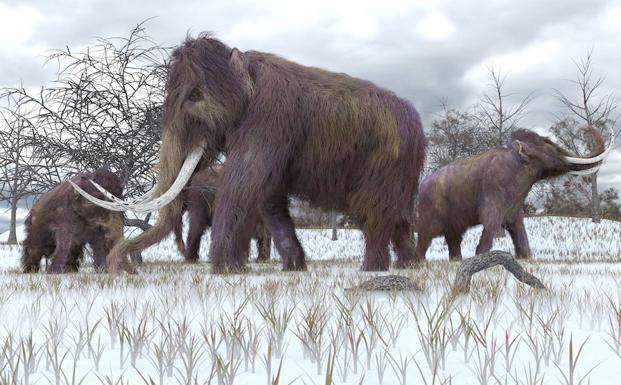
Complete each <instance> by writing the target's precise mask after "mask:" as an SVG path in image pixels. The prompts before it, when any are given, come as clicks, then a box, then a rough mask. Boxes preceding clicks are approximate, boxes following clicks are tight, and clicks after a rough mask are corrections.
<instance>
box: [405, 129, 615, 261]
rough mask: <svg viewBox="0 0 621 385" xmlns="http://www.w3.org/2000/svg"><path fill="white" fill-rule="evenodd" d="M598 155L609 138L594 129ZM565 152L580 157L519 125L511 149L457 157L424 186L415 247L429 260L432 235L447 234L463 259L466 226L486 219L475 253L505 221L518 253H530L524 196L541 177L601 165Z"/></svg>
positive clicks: (451, 247)
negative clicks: (568, 159) (584, 162)
mask: <svg viewBox="0 0 621 385" xmlns="http://www.w3.org/2000/svg"><path fill="white" fill-rule="evenodd" d="M586 132H587V134H589V135H590V136H591V137H592V138H593V140H594V154H593V156H595V155H599V154H601V153H602V152H603V151H604V140H603V138H602V137H601V135H600V134H599V132H597V130H595V129H593V128H587V129H586ZM563 156H575V155H573V154H571V153H570V152H569V151H567V150H565V149H563V148H561V147H559V146H558V145H556V144H554V143H553V142H552V141H550V140H549V139H547V138H545V137H542V136H539V135H537V134H535V133H534V132H532V131H527V130H518V131H516V132H514V133H513V134H512V136H511V143H510V146H509V147H508V148H500V149H495V150H491V151H487V152H484V153H482V154H479V155H476V156H473V157H470V158H466V159H462V160H458V161H456V162H453V163H451V164H448V165H446V166H444V167H442V168H440V169H438V170H437V171H435V172H434V173H433V174H431V175H429V176H427V177H425V179H423V181H422V183H421V186H420V194H419V197H418V199H419V202H418V221H417V230H418V231H417V232H418V242H417V247H416V258H417V260H423V259H425V253H426V252H427V248H428V247H429V244H430V243H431V240H432V239H433V238H435V237H437V236H440V235H444V238H445V239H446V243H447V245H448V249H449V258H450V259H461V241H462V236H463V234H464V233H465V232H466V230H467V229H468V228H470V227H472V226H475V225H478V224H482V225H483V234H482V235H481V239H480V240H479V245H478V246H477V249H476V253H477V254H480V253H485V252H487V251H489V250H490V249H491V247H492V243H493V239H494V235H495V234H497V233H498V231H499V230H500V229H501V226H504V227H505V228H506V229H507V230H508V231H509V234H510V235H511V238H512V240H513V244H514V246H515V253H516V256H517V257H518V258H527V257H529V256H530V247H529V245H528V235H527V234H526V229H525V228H524V211H523V206H524V199H526V195H527V194H528V192H529V191H530V189H531V187H532V185H533V184H534V183H535V182H536V181H539V180H542V179H545V178H551V177H555V176H559V175H562V174H565V173H567V172H570V171H578V170H585V169H588V168H591V167H593V166H596V165H597V164H589V165H575V164H569V163H567V162H565V160H564V159H563V158H562V157H563Z"/></svg>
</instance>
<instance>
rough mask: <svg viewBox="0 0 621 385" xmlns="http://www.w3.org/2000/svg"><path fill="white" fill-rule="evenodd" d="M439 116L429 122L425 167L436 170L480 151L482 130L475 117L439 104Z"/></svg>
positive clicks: (481, 148) (444, 104)
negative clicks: (440, 111) (440, 108)
mask: <svg viewBox="0 0 621 385" xmlns="http://www.w3.org/2000/svg"><path fill="white" fill-rule="evenodd" d="M442 109H443V112H442V115H441V116H440V118H439V119H436V120H434V121H433V122H432V123H431V128H430V129H429V132H428V133H427V138H428V139H429V148H428V150H427V167H428V168H429V169H430V170H435V169H437V168H439V167H442V166H444V165H445V164H448V163H451V162H453V161H455V160H457V159H460V158H465V157H468V156H471V155H475V154H477V153H479V152H481V151H482V150H483V149H484V148H483V147H482V139H481V136H482V134H483V133H482V130H481V127H480V126H479V124H478V120H477V118H476V117H475V116H474V115H473V114H470V113H467V112H461V111H458V110H456V109H453V108H450V107H449V106H448V105H447V104H446V103H443V104H442Z"/></svg>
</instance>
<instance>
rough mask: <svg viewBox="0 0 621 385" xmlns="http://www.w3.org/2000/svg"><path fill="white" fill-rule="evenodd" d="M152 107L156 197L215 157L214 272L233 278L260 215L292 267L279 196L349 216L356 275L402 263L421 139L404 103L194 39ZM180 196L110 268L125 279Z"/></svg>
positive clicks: (297, 263) (117, 251)
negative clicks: (361, 241) (185, 166)
mask: <svg viewBox="0 0 621 385" xmlns="http://www.w3.org/2000/svg"><path fill="white" fill-rule="evenodd" d="M166 92H167V95H166V101H165V105H164V116H163V128H162V146H161V149H160V159H161V169H160V173H159V178H158V179H159V180H158V189H159V191H160V192H163V191H166V190H167V189H168V188H169V186H170V185H171V184H172V183H173V181H174V180H175V178H176V176H177V174H178V172H179V169H180V167H181V164H182V162H183V160H184V159H185V158H186V155H187V154H188V153H190V152H191V151H192V150H193V149H195V148H196V147H197V146H202V147H203V148H204V149H205V152H204V157H205V159H204V161H205V163H206V164H209V163H211V162H212V161H213V160H214V159H215V158H216V156H218V154H220V153H223V152H224V153H226V156H227V157H226V163H225V165H224V169H223V175H222V180H221V184H220V189H219V191H218V194H217V198H216V203H215V209H214V222H213V226H212V230H211V239H212V242H211V248H210V258H211V261H212V263H213V265H212V269H213V271H214V272H218V273H220V272H229V271H243V270H244V268H245V255H246V252H247V248H248V240H249V233H250V232H249V231H247V228H248V227H249V226H251V225H252V221H251V220H248V216H249V214H250V213H251V212H252V211H253V210H254V208H255V207H259V208H260V210H261V216H262V217H263V218H264V220H265V221H266V223H267V225H268V227H269V229H270V232H271V234H272V237H273V238H274V242H275V244H276V248H277V249H278V251H279V253H280V255H281V256H282V257H283V267H284V269H285V270H304V269H306V262H305V257H304V251H303V250H302V247H301V245H300V242H299V240H298V239H297V237H296V235H295V229H294V226H293V222H292V220H291V218H290V216H289V211H288V205H287V199H288V195H289V194H292V195H295V196H298V197H300V198H302V199H305V200H308V201H310V202H311V203H313V204H314V205H315V206H317V207H320V208H322V209H325V210H336V211H341V212H345V213H347V214H349V215H350V216H351V217H352V218H353V219H354V220H355V221H356V222H357V224H358V225H359V226H360V228H361V229H362V231H363V233H364V236H365V240H366V251H365V255H364V262H363V265H362V268H363V269H364V270H386V269H388V267H389V265H390V256H389V253H388V245H389V243H390V241H391V240H392V242H393V243H394V245H395V250H396V254H397V257H398V258H397V266H398V267H406V266H409V265H410V264H411V263H413V261H414V253H413V250H412V248H411V243H410V238H411V231H410V226H411V219H412V210H413V202H414V197H415V194H416V192H417V187H418V181H419V174H420V170H421V167H422V165H423V161H424V156H425V147H426V139H425V136H424V133H423V129H422V125H421V121H420V117H419V115H418V113H417V111H416V109H415V108H414V106H413V105H412V104H411V103H410V102H408V101H406V100H404V99H401V98H399V97H397V96H396V95H395V94H393V93H392V92H390V91H387V90H384V89H382V88H380V87H378V86H376V85H374V84H372V83H370V82H367V81H364V80H360V79H356V78H353V77H350V76H348V75H345V74H342V73H334V72H328V71H324V70H322V69H318V68H312V67H305V66H302V65H299V64H296V63H293V62H291V61H288V60H285V59H283V58H280V57H278V56H275V55H271V54H268V53H263V52H255V51H248V52H240V51H238V50H237V49H231V48H229V47H228V46H226V45H225V44H223V43H221V42H220V41H218V40H216V39H214V38H212V37H210V36H209V35H202V36H200V37H199V38H196V39H192V38H188V39H187V40H186V42H185V43H184V44H182V45H181V46H180V47H178V48H177V49H176V50H175V51H174V53H173V56H172V62H171V65H170V70H169V76H168V81H167V85H166ZM181 211H182V198H177V199H176V200H175V201H174V202H172V203H171V204H169V205H168V206H166V207H164V208H163V209H161V210H160V215H159V219H158V222H157V223H156V224H155V226H154V227H153V228H152V229H150V230H149V231H147V232H145V233H143V234H141V235H140V236H139V237H137V238H135V239H132V240H130V241H126V242H122V243H120V244H119V245H118V246H117V247H115V248H114V249H113V250H112V252H111V254H110V258H109V263H110V266H109V268H110V270H111V271H116V270H118V269H120V268H125V269H126V270H128V271H132V268H131V267H130V266H129V264H128V261H127V254H128V253H129V252H131V251H133V250H141V249H144V248H145V247H148V246H149V245H152V244H154V243H156V242H158V241H159V240H161V239H162V238H163V237H164V236H165V235H166V234H168V233H169V232H170V231H171V230H172V228H173V226H174V223H175V218H178V217H179V215H180V213H181Z"/></svg>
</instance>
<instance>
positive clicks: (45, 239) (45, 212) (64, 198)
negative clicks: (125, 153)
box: [22, 168, 123, 273]
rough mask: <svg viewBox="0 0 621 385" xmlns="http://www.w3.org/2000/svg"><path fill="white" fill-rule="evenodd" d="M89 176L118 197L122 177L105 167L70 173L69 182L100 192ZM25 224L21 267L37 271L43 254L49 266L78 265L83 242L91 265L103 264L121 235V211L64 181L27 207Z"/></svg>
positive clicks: (61, 269) (57, 270)
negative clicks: (99, 203) (89, 197)
mask: <svg viewBox="0 0 621 385" xmlns="http://www.w3.org/2000/svg"><path fill="white" fill-rule="evenodd" d="M89 180H92V181H94V182H96V183H97V184H99V185H101V186H103V187H104V188H106V190H108V191H110V192H111V193H112V194H114V196H116V197H118V198H122V194H123V187H122V185H121V181H120V179H119V178H118V177H117V176H116V175H115V174H113V173H112V172H111V171H109V170H108V169H105V168H99V169H97V170H95V171H94V172H83V173H80V174H78V175H76V176H74V177H73V178H71V183H74V184H76V185H78V186H80V187H81V188H82V189H84V190H85V191H87V192H89V193H90V194H92V195H94V196H96V197H100V198H103V195H102V194H101V193H100V192H99V191H97V190H96V189H95V187H94V186H93V185H92V184H91V183H90V182H89ZM25 225H26V239H25V240H24V242H23V244H22V246H23V254H22V269H23V271H24V272H26V273H30V272H36V271H38V270H39V265H40V263H41V259H42V258H43V257H47V258H48V259H50V260H51V265H49V266H48V268H47V271H48V272H52V273H63V272H69V271H77V270H78V267H79V264H80V260H81V259H82V254H83V249H84V246H85V245H86V244H89V245H90V246H91V249H92V251H93V258H94V263H95V267H96V268H101V269H103V268H104V267H105V258H106V255H107V254H108V253H109V252H110V250H111V249H112V246H114V244H116V242H118V241H119V240H120V239H122V237H123V214H122V213H118V212H113V211H109V210H106V209H103V208H101V207H98V206H96V205H94V204H92V203H91V202H89V201H87V200H86V199H84V198H83V197H81V196H80V195H79V194H77V193H76V192H75V191H74V189H73V188H71V185H70V183H69V182H63V183H61V184H59V185H58V186H56V187H55V188H54V189H52V190H50V191H48V192H47V193H45V194H44V195H43V196H41V198H40V199H39V200H38V201H37V202H36V203H35V204H34V206H33V207H32V209H31V210H30V212H29V213H28V217H27V218H26V222H25Z"/></svg>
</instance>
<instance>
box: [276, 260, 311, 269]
mask: <svg viewBox="0 0 621 385" xmlns="http://www.w3.org/2000/svg"><path fill="white" fill-rule="evenodd" d="M282 269H283V270H284V271H306V270H307V267H306V261H305V260H304V258H302V259H301V260H294V259H292V258H289V259H288V260H286V261H284V262H283V266H282Z"/></svg>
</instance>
